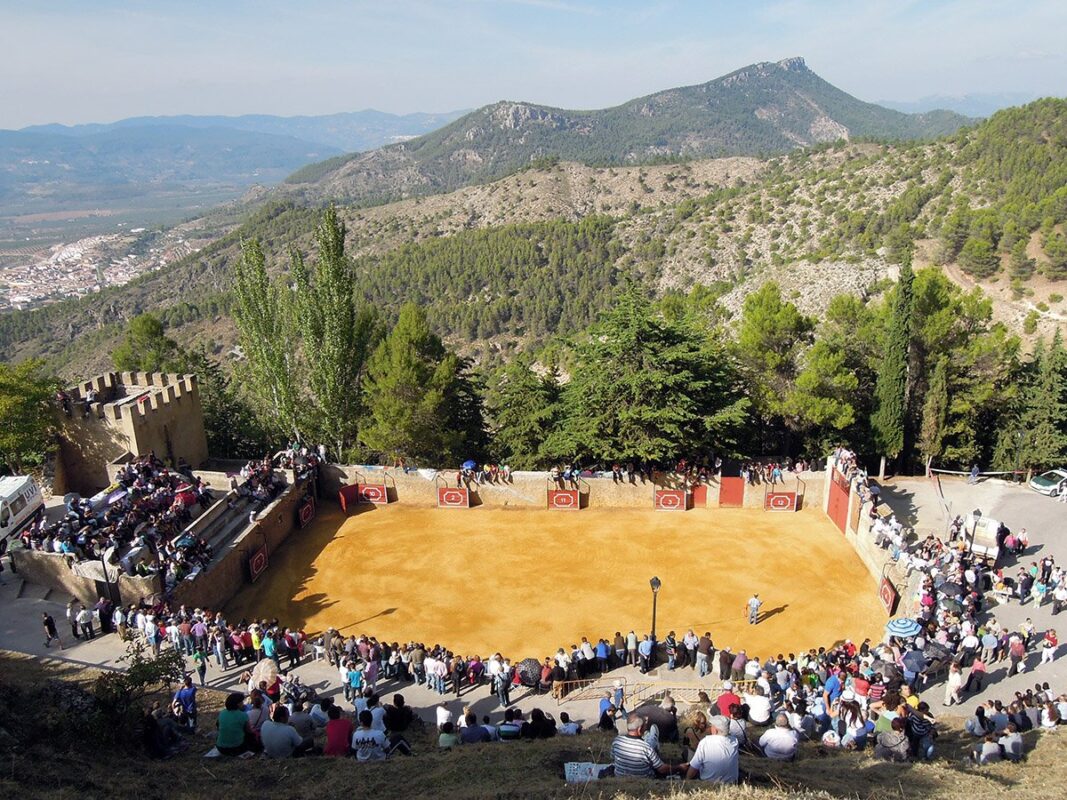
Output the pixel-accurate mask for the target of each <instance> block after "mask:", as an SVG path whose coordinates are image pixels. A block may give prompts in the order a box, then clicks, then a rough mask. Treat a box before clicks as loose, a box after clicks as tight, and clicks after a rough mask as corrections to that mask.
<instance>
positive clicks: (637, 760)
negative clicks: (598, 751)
mask: <svg viewBox="0 0 1067 800" xmlns="http://www.w3.org/2000/svg"><path fill="white" fill-rule="evenodd" d="M644 732H645V720H644V718H642V717H641V716H639V715H638V714H634V713H631V714H629V715H627V717H626V733H625V734H623V735H620V736H616V737H615V741H614V742H612V743H611V759H612V763H613V765H614V767H615V776H616V777H619V778H626V777H629V778H655V777H656V776H658V775H670V774H671V773H673V772H678V771H680V768H675V767H672V766H671V765H670V764H667V763H665V762H664V761H663V759H662V758H661V757H660V754H659V753H658V752H656V749H655V748H654V747H652V745H650V744H649V743H648V742H646V741H645V740H644V739H643V738H642V734H643V733H644Z"/></svg>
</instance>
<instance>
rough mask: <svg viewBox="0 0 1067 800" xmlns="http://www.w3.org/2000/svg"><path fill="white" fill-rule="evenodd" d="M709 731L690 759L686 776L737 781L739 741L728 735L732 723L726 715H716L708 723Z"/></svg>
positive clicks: (703, 779)
mask: <svg viewBox="0 0 1067 800" xmlns="http://www.w3.org/2000/svg"><path fill="white" fill-rule="evenodd" d="M708 728H709V731H710V732H709V733H708V735H707V736H705V737H704V738H703V739H701V740H700V744H698V745H697V749H696V752H695V753H694V754H693V758H692V759H690V761H689V771H688V772H687V773H686V778H688V779H689V780H693V779H694V778H700V780H702V781H714V782H716V783H737V760H738V759H737V754H738V747H737V742H735V741H734V740H733V739H731V738H730V737H729V736H727V732H728V731H729V730H730V723H729V721H728V720H727V719H726V717H721V716H715V717H712V718H711V722H710V723H709V724H708Z"/></svg>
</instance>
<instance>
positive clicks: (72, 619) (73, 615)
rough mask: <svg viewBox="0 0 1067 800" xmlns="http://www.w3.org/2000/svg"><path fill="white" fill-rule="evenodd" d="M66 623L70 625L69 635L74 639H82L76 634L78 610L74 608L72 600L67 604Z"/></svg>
mask: <svg viewBox="0 0 1067 800" xmlns="http://www.w3.org/2000/svg"><path fill="white" fill-rule="evenodd" d="M67 622H69V623H70V635H71V636H73V637H74V638H75V639H80V638H82V637H81V636H80V635H79V634H78V609H77V608H75V607H74V600H71V601H70V602H69V603H67Z"/></svg>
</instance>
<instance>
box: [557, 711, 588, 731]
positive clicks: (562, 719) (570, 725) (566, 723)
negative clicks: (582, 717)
mask: <svg viewBox="0 0 1067 800" xmlns="http://www.w3.org/2000/svg"><path fill="white" fill-rule="evenodd" d="M556 731H557V733H559V735H560V736H577V735H578V734H579V733H581V732H582V726H581V725H580V724H579V723H577V722H571V717H570V714H568V713H567V712H566V711H561V712H560V715H559V727H558V728H557V729H556Z"/></svg>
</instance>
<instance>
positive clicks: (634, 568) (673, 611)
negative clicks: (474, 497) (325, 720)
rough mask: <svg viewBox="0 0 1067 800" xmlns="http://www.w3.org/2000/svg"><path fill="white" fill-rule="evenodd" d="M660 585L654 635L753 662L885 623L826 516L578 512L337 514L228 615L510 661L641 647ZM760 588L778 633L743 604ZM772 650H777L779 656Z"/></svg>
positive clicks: (280, 558) (386, 510)
mask: <svg viewBox="0 0 1067 800" xmlns="http://www.w3.org/2000/svg"><path fill="white" fill-rule="evenodd" d="M653 575H656V576H658V577H659V578H660V579H661V580H662V581H663V588H662V589H661V590H660V594H659V610H658V615H657V632H658V634H659V638H660V639H662V638H663V637H664V636H665V635H666V633H667V631H668V630H671V629H674V630H675V631H677V633H678V635H679V637H681V635H682V634H683V633H684V632H685V630H686V629H687V628H689V627H692V628H694V629H695V630H696V632H697V634H698V635H699V634H701V633H703V632H704V631H705V630H708V631H711V633H712V639H713V641H714V642H715V644H716V646H719V647H722V646H729V647H731V648H739V647H744V648H746V649H747V650H748V653H749V655H750V656H751V655H759V656H763V657H766V656H767V655H774V654H777V653H779V652H788V651H795V650H797V649H801V648H803V649H807V648H808V647H815V646H819V645H829V644H832V643H833V642H834V641H835V640H837V639H838V638H840V639H845V638H850V639H853V640H854V641H857V642H858V641H862V639H863V638H864V637H867V636H869V637H871V638H872V639H874V640H875V641H877V637H878V636H879V635H880V634H881V632H882V628H883V626H884V625H885V621H886V617H885V613H884V611H883V610H882V607H881V605H880V604H879V602H878V598H877V592H876V586H875V583H874V581H873V580H872V578H871V576H870V575H869V574H868V573H867V571H866V570H865V569H864V568H863V565H862V564H861V563H860V561H859V558H858V557H857V556H856V555H855V553H854V552H853V551H852V549H851V548H850V547H849V546H848V544H847V543H846V542H845V540H844V538H843V537H842V536H841V534H840V533H839V532H838V531H837V530H836V529H835V528H834V527H833V525H832V523H830V522H829V520H827V519H826V517H825V516H824V515H823V514H822V513H821V512H820V511H818V510H814V509H812V510H806V511H801V512H799V513H794V514H773V513H766V512H764V511H758V510H745V509H710V510H705V509H694V510H692V511H688V512H663V511H660V512H656V511H634V510H606V509H605V510H602V509H587V510H583V511H580V512H577V513H575V512H560V511H519V510H506V509H486V508H479V509H473V510H458V509H437V508H418V507H410V506H407V507H406V506H403V505H391V506H384V507H383V506H374V507H367V510H366V511H363V512H362V513H359V514H357V515H355V516H353V517H350V518H348V519H345V518H344V517H343V516H342V514H341V512H340V510H339V509H337V508H336V507H334V506H328V507H327V508H326V509H323V510H321V511H320V515H319V518H318V519H317V520H316V521H315V522H314V523H313V525H312V526H311V527H309V528H307V529H305V530H304V531H297V532H294V533H293V535H292V536H291V537H290V539H289V541H288V542H286V543H285V545H283V546H282V547H281V548H279V550H278V551H277V552H275V553H273V554H272V555H271V563H270V567H269V569H268V571H267V573H266V575H264V576H263V577H262V578H260V580H259V582H257V583H256V584H253V585H251V586H249V587H247V588H245V589H244V590H243V591H242V592H241V593H240V594H238V595H237V597H235V598H234V600H233V601H232V602H231V604H230V605H229V607H228V608H227V612H228V613H227V616H228V617H229V618H230V619H233V620H236V619H240V618H242V617H248V618H252V617H258V618H263V617H268V618H269V617H274V616H277V617H278V618H279V619H280V620H281V621H282V622H283V623H284V624H286V625H294V624H295V625H299V626H303V627H304V628H305V629H306V630H307V631H308V633H312V632H315V631H321V630H323V629H325V628H326V627H329V626H333V627H336V628H337V629H338V630H340V631H341V632H342V633H344V634H346V635H347V634H351V633H354V634H356V635H359V634H361V633H366V634H368V635H373V636H377V637H378V638H379V639H382V638H384V639H387V640H389V641H394V640H396V641H401V642H405V641H410V640H412V639H415V640H420V641H423V642H426V643H427V644H428V645H429V644H432V643H436V642H440V643H442V644H446V645H447V646H449V647H450V648H453V649H456V650H458V651H460V652H463V653H465V654H467V655H471V654H474V653H478V654H482V655H483V656H485V655H487V654H489V653H490V652H491V651H494V650H499V651H501V652H503V653H504V654H505V655H507V656H508V657H510V658H512V659H517V658H523V657H526V656H541V657H543V656H544V655H547V654H549V653H554V652H555V651H556V649H557V648H558V647H560V646H564V645H569V644H572V643H574V642H577V641H578V640H579V637H581V636H582V635H586V636H589V637H590V638H591V639H592V638H593V637H599V636H609V635H612V634H614V632H615V631H616V630H621V631H622V632H623V633H626V632H627V631H628V630H630V628H634V629H635V630H636V631H637V632H638V634H640V633H642V632H645V631H647V630H648V627H649V624H650V621H651V607H652V592H651V590H650V588H649V583H648V581H649V579H650V578H651V577H652V576H653ZM754 591H758V592H759V594H760V597H761V598H762V599H763V600H764V601H765V604H764V607H763V610H764V612H765V613H768V612H769V614H768V617H767V619H766V621H763V622H761V623H760V624H759V625H756V626H750V625H748V624H747V621H746V619H745V612H744V604H745V601H746V600H747V599H748V597H749V596H750V595H751V593H752V592H754ZM772 651H773V652H772Z"/></svg>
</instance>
